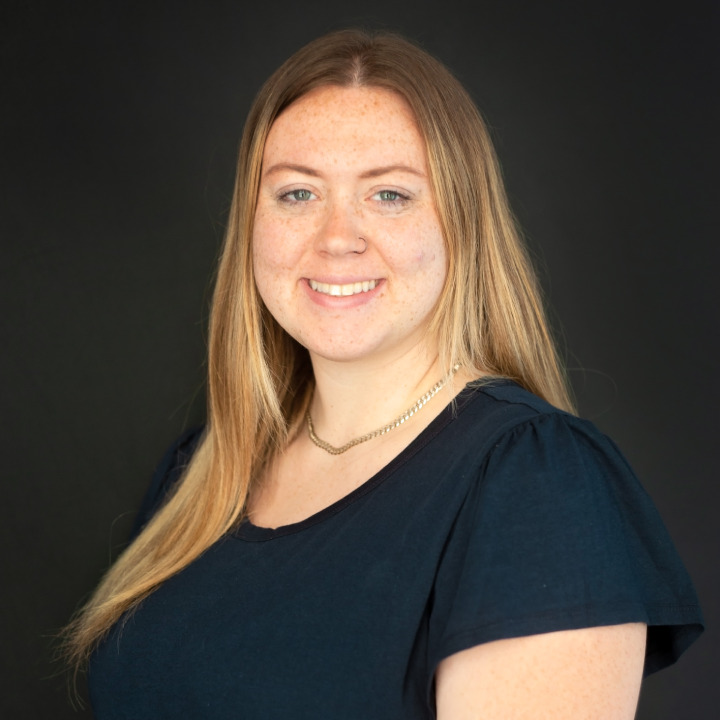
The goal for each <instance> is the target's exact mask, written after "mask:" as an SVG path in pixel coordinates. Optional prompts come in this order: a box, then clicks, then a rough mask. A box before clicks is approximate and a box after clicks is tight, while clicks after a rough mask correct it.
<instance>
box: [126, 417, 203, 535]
mask: <svg viewBox="0 0 720 720" xmlns="http://www.w3.org/2000/svg"><path fill="white" fill-rule="evenodd" d="M202 432H203V428H192V429H191V430H187V431H185V432H184V433H183V434H182V435H181V436H180V437H179V438H178V439H177V440H175V442H173V444H172V445H171V446H170V447H169V448H168V449H167V450H166V451H165V454H164V455H163V457H162V460H160V463H159V465H158V466H157V468H156V469H155V472H154V473H153V476H152V480H151V482H150V486H149V487H148V490H147V492H146V493H145V497H144V498H143V501H142V505H141V506H140V510H139V511H138V514H137V515H136V517H135V522H134V524H133V530H132V534H131V536H130V537H131V539H135V537H137V535H139V533H140V531H141V530H142V529H143V528H144V527H145V525H147V523H148V521H149V520H150V518H152V516H153V515H154V514H155V513H156V512H157V510H158V508H159V507H160V506H161V505H162V503H163V500H164V499H165V498H166V497H167V494H168V492H169V491H170V489H171V488H172V487H174V486H175V484H176V483H177V481H178V480H179V479H180V475H182V471H183V470H184V469H185V467H186V466H187V464H188V462H189V461H190V458H191V457H192V455H193V453H194V452H195V448H196V447H197V446H198V443H199V442H200V438H201V437H202Z"/></svg>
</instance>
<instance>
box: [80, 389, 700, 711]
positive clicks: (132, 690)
mask: <svg viewBox="0 0 720 720" xmlns="http://www.w3.org/2000/svg"><path fill="white" fill-rule="evenodd" d="M197 439H198V434H197V433H196V434H191V435H189V436H186V437H184V438H182V439H181V441H180V442H179V443H177V444H176V446H175V447H174V448H173V449H171V451H170V452H169V453H168V455H167V456H166V458H165V461H164V462H163V464H162V465H161V467H160V468H159V470H158V472H157V473H156V476H155V479H154V482H153V486H152V488H151V492H150V494H149V496H148V498H147V500H146V504H145V507H144V509H143V512H142V513H141V519H140V525H142V524H143V523H144V522H146V521H147V519H148V518H149V517H150V516H151V515H152V512H153V511H154V509H155V508H156V507H157V506H158V505H159V503H160V502H161V501H162V498H163V496H164V494H165V492H166V491H167V489H168V487H170V486H172V483H173V482H175V480H176V479H177V477H178V476H179V472H180V468H181V467H182V465H183V464H184V463H185V462H186V461H187V459H188V458H189V456H190V455H191V453H192V450H193V448H194V445H195V443H196V442H197ZM628 622H643V623H647V625H648V626H649V629H648V645H647V656H646V662H645V671H646V673H650V672H654V671H655V670H659V669H661V668H663V667H665V666H666V665H669V664H670V663H672V662H674V661H675V660H676V659H677V658H678V657H679V655H680V654H681V653H682V652H683V651H684V650H685V649H686V648H687V647H688V646H689V645H690V643H692V642H693V640H694V639H695V638H696V637H697V636H698V635H699V634H700V632H701V630H702V617H701V614H700V609H699V607H698V603H697V598H696V596H695V593H694V591H693V588H692V584H691V582H690V580H689V578H688V575H687V573H686V571H685V569H684V567H683V565H682V563H681V561H680V559H679V558H678V556H677V554H676V551H675V549H674V547H673V545H672V542H671V540H670V539H669V537H668V535H667V532H666V530H665V528H664V526H663V524H662V521H661V520H660V518H659V516H658V514H657V512H656V510H655V508H654V507H653V505H652V502H651V501H650V499H649V498H648V496H647V495H646V493H645V491H644V490H643V489H642V487H641V486H640V484H639V483H638V481H637V480H636V478H635V476H634V475H633V473H632V471H631V469H630V468H629V466H628V464H627V462H626V461H625V460H624V458H623V457H622V455H621V454H620V453H619V451H618V450H617V448H616V447H615V445H614V444H613V443H612V442H611V441H610V440H609V439H608V438H606V437H605V436H604V435H602V434H601V433H600V432H599V431H598V430H597V429H596V428H595V427H594V426H593V425H592V424H590V423H588V422H586V421H583V420H580V419H578V418H576V417H574V416H571V415H568V414H566V413H563V412H561V411H559V410H556V409H555V408H553V407H551V406H550V405H548V404H547V403H545V402H543V401H542V400H539V399H538V398H536V397H535V396H533V395H531V394H529V393H527V392H526V391H524V390H522V389H521V388H519V387H518V386H517V385H515V384H513V383H509V382H498V383H494V384H492V385H489V386H488V385H484V386H481V387H480V388H473V387H470V386H468V388H466V389H465V390H464V391H463V392H462V393H461V394H460V395H459V396H458V398H457V402H456V406H455V408H453V406H452V405H449V406H448V407H447V408H445V409H444V410H443V412H442V413H441V414H440V415H439V416H438V417H437V418H436V419H435V420H434V421H433V422H432V423H431V424H430V425H429V426H428V427H427V428H426V429H425V430H424V431H423V432H422V433H421V434H420V435H419V436H418V437H417V438H416V439H415V440H414V441H413V442H412V443H411V444H410V445H409V446H408V447H407V448H406V449H405V450H403V451H402V452H401V453H400V454H399V455H398V456H397V457H396V458H395V459H394V460H393V461H392V462H390V463H389V464H388V465H387V466H386V467H385V468H383V469H382V470H381V471H380V472H379V473H377V474H376V475H375V476H374V477H372V478H370V479H369V480H368V481H367V482H366V483H365V484H364V485H362V486H361V487H359V488H358V489H357V490H355V491H354V492H352V493H350V494H349V495H347V496H346V497H344V498H343V499H342V500H339V501H338V502H336V503H334V504H333V505H331V506H330V507H328V508H326V509H324V510H322V511H320V512H319V513H317V514H315V515H313V516H312V517H310V518H308V519H306V520H304V521H302V522H299V523H295V524H293V525H287V526H284V527H280V528H277V529H267V528H260V527H257V526H254V525H252V524H251V523H250V522H248V521H246V522H244V523H243V524H242V525H240V527H239V528H238V529H237V530H236V531H235V532H233V533H231V534H228V535H227V536H226V537H224V538H222V539H221V540H220V541H219V542H217V543H216V544H215V545H213V546H212V547H211V548H210V549H209V550H207V551H206V552H205V553H204V554H203V555H202V556H201V557H200V558H199V559H198V560H196V561H195V562H193V563H192V564H191V565H190V566H189V567H187V568H186V569H185V570H184V571H183V572H181V573H180V574H178V575H176V576H175V577H173V578H171V579H170V580H168V581H167V582H165V583H164V584H163V585H162V586H161V587H160V588H159V589H158V590H156V591H155V592H154V593H153V594H152V595H150V596H149V597H148V598H147V599H146V600H144V602H143V603H142V604H141V606H140V607H139V608H138V609H137V610H136V611H135V612H134V613H132V614H131V615H130V617H129V619H128V620H127V622H126V623H124V624H119V625H118V626H116V627H115V628H114V629H113V630H112V631H111V634H110V635H109V637H108V639H107V640H106V641H105V642H104V643H103V644H102V645H101V646H100V647H99V649H98V650H97V651H96V652H95V653H94V655H93V656H92V659H91V664H90V673H89V683H90V692H91V698H92V705H93V708H94V710H95V713H96V717H97V718H98V719H99V720H110V719H116V718H117V719H119V718H127V719H129V720H130V719H131V720H143V719H145V718H147V719H150V718H153V719H155V718H178V717H183V718H233V719H236V718H248V719H253V718H258V719H262V720H274V719H276V718H277V719H278V720H279V719H280V718H282V719H283V720H287V719H288V718H308V719H309V718H312V720H317V719H318V718H342V719H343V720H355V719H357V720H369V719H372V720H384V719H387V720H400V719H401V718H407V719H408V720H410V719H411V720H419V719H421V718H433V717H435V707H434V684H433V678H434V672H435V669H436V667H437V665H438V663H439V662H440V661H441V660H442V659H443V658H445V657H447V656H448V655H451V654H452V653H456V652H458V651H460V650H463V649H466V648H469V647H472V646H474V645H477V644H480V643H485V642H488V641H491V640H496V639H499V638H509V637H516V636H521V635H529V634H535V633H543V632H550V631H555V630H563V629H572V628H582V627H590V626H596V625H611V624H619V623H628Z"/></svg>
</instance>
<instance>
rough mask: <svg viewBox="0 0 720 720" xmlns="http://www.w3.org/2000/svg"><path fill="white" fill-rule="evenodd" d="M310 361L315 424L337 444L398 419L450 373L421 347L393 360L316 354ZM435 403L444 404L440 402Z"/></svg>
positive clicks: (329, 439)
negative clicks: (351, 359) (341, 359)
mask: <svg viewBox="0 0 720 720" xmlns="http://www.w3.org/2000/svg"><path fill="white" fill-rule="evenodd" d="M312 363H313V371H314V373H315V383H316V384H315V395H314V397H313V402H312V407H311V413H312V417H313V422H314V424H315V427H316V429H317V431H318V434H321V435H322V437H323V439H325V440H327V441H329V442H331V443H333V444H337V445H342V444H343V443H344V442H346V441H347V440H348V439H349V438H354V437H357V436H359V435H363V434H364V433H367V432H371V431H373V430H376V429H377V428H379V427H382V426H383V425H385V424H387V423H388V422H390V421H391V420H393V419H395V417H397V416H398V415H399V414H400V413H402V412H403V411H404V410H406V409H407V408H408V407H410V406H411V405H412V404H413V403H414V402H415V401H416V400H417V399H418V398H419V397H420V396H421V395H423V394H424V393H426V392H427V391H428V390H429V389H430V388H431V387H432V386H433V385H434V384H435V383H436V382H438V380H440V379H441V378H442V377H444V376H445V375H446V374H447V373H448V371H449V368H444V367H441V365H440V363H439V360H438V356H437V353H436V352H434V353H433V352H426V351H424V350H420V349H417V348H416V349H413V350H411V351H409V352H406V353H405V354H403V355H402V356H400V357H393V358H392V359H390V358H386V359H377V358H374V359H372V360H365V361H363V362H334V361H330V360H327V359H325V358H320V357H315V356H313V357H312ZM441 394H442V393H440V395H441ZM453 395H454V393H453ZM437 404H438V407H442V406H444V405H445V404H446V403H445V402H443V401H442V398H438V400H437Z"/></svg>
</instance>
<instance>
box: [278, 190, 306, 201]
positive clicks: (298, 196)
mask: <svg viewBox="0 0 720 720" xmlns="http://www.w3.org/2000/svg"><path fill="white" fill-rule="evenodd" d="M312 197H313V194H312V193H311V192H310V191H309V190H306V189H305V188H298V189H297V190H290V191H289V192H286V193H284V194H283V195H281V196H280V199H281V200H283V201H285V202H290V203H304V202H308V200H311V199H312Z"/></svg>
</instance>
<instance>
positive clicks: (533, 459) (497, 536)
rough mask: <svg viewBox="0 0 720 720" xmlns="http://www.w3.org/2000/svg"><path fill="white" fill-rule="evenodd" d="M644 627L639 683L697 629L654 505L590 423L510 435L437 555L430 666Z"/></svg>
mask: <svg viewBox="0 0 720 720" xmlns="http://www.w3.org/2000/svg"><path fill="white" fill-rule="evenodd" d="M631 622H642V623H646V624H647V625H648V642H647V651H646V659H645V674H646V675H647V674H650V673H652V672H655V671H657V670H660V669H661V668H663V667H665V666H667V665H670V664H671V663H673V662H675V660H677V658H678V657H679V656H680V655H681V653H683V652H684V650H685V649H686V648H687V647H688V646H689V645H690V644H691V643H692V642H693V641H694V640H695V639H696V638H697V637H698V635H699V634H700V633H701V631H702V622H703V621H702V615H701V612H700V608H699V605H698V601H697V597H696V595H695V591H694V589H693V587H692V583H691V581H690V578H689V576H688V574H687V572H686V570H685V568H684V566H683V564H682V561H681V560H680V558H679V557H678V555H677V552H676V550H675V548H674V546H673V543H672V541H671V540H670V537H669V536H668V533H667V531H666V529H665V527H664V525H663V522H662V520H661V519H660V516H659V515H658V513H657V511H656V509H655V507H654V506H653V504H652V501H651V500H650V498H649V497H648V495H647V494H646V493H645V491H644V489H643V488H642V487H641V485H640V483H639V482H638V480H637V479H636V477H635V475H634V473H633V472H632V470H631V469H630V467H629V465H628V463H627V462H626V460H625V459H624V458H623V456H622V455H621V454H620V452H619V451H618V449H617V448H616V446H615V445H614V444H613V443H612V441H610V440H609V439H608V438H607V437H605V436H604V435H602V434H601V433H600V432H599V431H597V430H596V429H595V428H594V426H593V425H592V424H590V423H586V422H584V421H582V420H579V419H577V418H574V417H572V416H568V415H565V414H562V413H556V414H554V413H548V414H546V415H540V416H538V417H535V418H533V419H532V420H529V421H526V422H524V423H522V424H521V425H519V426H517V427H515V428H513V429H511V430H510V431H508V432H505V433H504V434H503V435H502V436H501V437H500V438H499V439H498V440H497V442H496V443H495V445H494V447H493V449H492V451H491V453H490V454H489V455H488V456H487V457H486V459H485V461H484V463H483V465H482V467H481V468H480V470H479V474H478V478H477V482H476V483H475V484H474V486H473V487H472V489H471V490H470V492H469V494H468V495H467V497H466V500H465V502H464V505H463V507H462V509H461V511H460V513H459V514H458V517H457V521H456V523H455V526H454V528H453V532H452V535H451V537H450V538H449V539H448V542H447V545H446V548H445V552H444V555H443V557H442V560H441V563H440V566H439V569H438V574H437V583H436V588H435V596H434V605H433V611H432V615H431V625H432V627H431V635H430V636H431V638H434V641H433V642H432V643H431V648H430V654H431V658H430V660H431V662H432V663H433V666H434V667H435V666H437V663H439V662H440V660H442V659H443V658H444V657H447V656H448V655H451V654H453V653H455V652H458V651H460V650H464V649H467V648H469V647H472V646H474V645H478V644H481V643H484V642H489V641H492V640H497V639H501V638H511V637H518V636H523V635H533V634H537V633H546V632H552V631H557V630H568V629H576V628H584V627H592V626H600V625H615V624H622V623H631Z"/></svg>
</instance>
